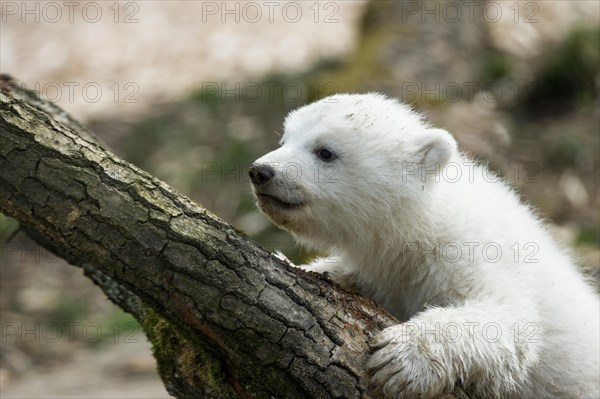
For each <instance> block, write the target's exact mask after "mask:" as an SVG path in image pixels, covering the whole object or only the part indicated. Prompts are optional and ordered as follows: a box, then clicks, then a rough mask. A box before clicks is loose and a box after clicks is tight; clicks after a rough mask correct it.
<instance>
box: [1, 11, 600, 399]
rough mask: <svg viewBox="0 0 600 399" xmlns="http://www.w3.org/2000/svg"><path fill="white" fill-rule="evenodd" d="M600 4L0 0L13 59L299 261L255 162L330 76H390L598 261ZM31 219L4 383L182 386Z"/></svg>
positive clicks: (15, 251)
mask: <svg viewBox="0 0 600 399" xmlns="http://www.w3.org/2000/svg"><path fill="white" fill-rule="evenodd" d="M599 8H600V3H599V2H597V1H569V0H565V1H560V0H554V1H483V0H480V1H471V2H462V1H427V2H424V1H391V2H387V1H371V2H369V1H358V0H356V1H348V0H344V1H314V2H305V1H302V2H300V1H296V2H294V1H273V2H261V1H259V2H242V1H228V2H211V1H166V0H163V1H115V2H113V1H73V2H51V1H27V2H22V1H2V2H1V3H0V18H1V24H0V71H1V72H3V73H9V74H11V75H13V76H14V77H15V78H17V79H19V80H21V81H22V82H23V84H24V85H25V87H27V88H30V89H32V90H35V91H36V92H38V93H39V94H41V95H43V96H45V97H47V98H49V99H51V100H52V101H55V102H56V103H58V104H59V105H60V106H61V107H63V108H64V109H65V110H66V111H67V112H69V113H71V114H72V115H73V116H74V117H75V118H77V119H79V120H80V121H82V122H84V123H86V124H87V125H88V126H89V127H90V128H91V129H92V130H93V131H94V132H95V133H96V134H97V135H99V136H100V137H101V138H102V139H103V140H104V141H105V142H106V143H107V144H108V145H109V146H110V147H111V148H112V149H113V150H114V151H115V152H116V153H117V154H118V155H120V156H121V157H123V158H124V159H126V160H128V161H130V162H132V163H134V164H136V165H138V166H140V167H141V168H143V169H145V170H147V171H148V172H150V173H152V174H154V175H156V176H157V177H159V178H161V179H163V180H164V181H166V182H167V183H169V184H170V185H172V186H173V187H174V188H175V189H177V190H178V191H180V192H182V193H184V194H186V195H187V196H189V197H190V198H191V199H193V200H194V201H196V202H199V203H201V204H203V205H204V206H205V207H206V208H208V209H209V210H211V211H212V212H214V213H216V214H217V215H219V216H220V217H222V218H223V219H225V220H226V221H227V222H229V223H231V224H233V225H234V226H236V227H238V228H240V229H242V230H244V231H245V232H246V233H247V234H248V235H249V236H250V237H252V238H253V239H256V240H257V241H259V242H260V243H261V244H262V245H263V246H264V247H266V248H268V249H279V250H282V251H283V252H284V253H286V254H287V255H288V256H289V257H290V258H291V259H292V260H294V261H297V262H300V261H305V260H306V259H307V258H308V257H310V256H311V254H308V253H305V252H303V251H302V250H301V249H299V248H297V247H296V246H295V245H294V243H293V241H292V239H291V237H290V236H289V235H287V234H286V233H284V232H282V231H279V230H277V229H276V228H274V227H272V226H271V225H270V223H269V222H268V220H267V219H266V218H265V217H264V216H262V215H261V214H260V213H259V212H258V211H257V210H256V209H255V207H254V204H253V199H252V197H251V195H250V188H249V185H248V183H247V181H246V168H247V166H248V165H249V164H250V163H251V162H252V161H253V160H254V159H256V158H257V157H258V156H260V155H262V154H264V153H265V152H267V151H270V150H271V149H273V148H275V146H276V143H277V141H278V134H279V132H281V128H282V120H283V118H284V116H285V115H286V113H287V112H289V111H290V110H292V109H294V108H296V107H298V106H300V105H303V104H305V103H307V102H310V101H313V100H315V99H318V98H322V97H324V96H326V95H329V94H332V93H335V92H364V91H381V92H384V93H387V94H389V95H391V96H395V97H398V98H401V99H403V100H404V101H406V102H409V103H411V104H413V105H414V106H415V107H416V108H417V109H419V110H420V111H422V112H424V113H425V114H426V115H427V116H428V117H429V119H430V120H431V121H432V122H433V123H435V124H436V125H438V126H441V127H444V128H446V129H447V130H449V131H450V132H451V133H453V134H454V135H455V137H456V138H457V140H458V141H459V143H460V145H462V147H463V149H464V150H466V151H468V152H469V153H471V154H472V155H473V156H474V157H477V158H478V159H481V160H485V161H487V162H489V163H490V166H491V168H492V169H493V170H494V171H496V172H497V173H499V174H501V175H502V176H504V177H505V178H506V179H507V180H509V181H510V182H511V183H512V184H513V185H514V186H515V187H517V188H518V190H519V191H520V193H522V196H523V198H524V199H525V200H527V201H529V202H530V203H531V204H532V205H533V206H534V207H535V208H537V209H538V210H539V212H540V213H541V214H542V215H543V216H544V217H545V218H546V219H547V220H548V222H549V223H550V224H551V226H552V231H553V232H554V233H555V234H556V236H557V237H558V238H559V239H560V240H561V241H562V242H564V243H565V244H566V245H569V246H573V247H574V248H575V252H576V256H577V257H578V259H579V263H580V265H581V266H582V269H583V270H584V272H586V273H588V274H590V275H592V276H595V278H596V279H597V278H598V271H599V270H600V250H599V240H600V238H599V213H600V212H599V211H600V189H599V176H600V175H599V162H600V160H599V158H600V155H599V154H600V128H599V126H600V125H599V121H600V107H599V96H598V93H599V88H600V72H599V68H600V61H599V58H600V30H599V20H600V10H599ZM492 211H493V210H492ZM515 228H518V226H515ZM17 229H18V224H17V223H16V222H15V221H14V220H12V219H10V218H7V217H5V216H2V215H0V235H1V238H2V246H1V248H0V249H1V250H2V253H1V260H2V263H1V268H0V290H1V291H0V311H1V314H0V322H1V326H2V331H1V332H2V335H1V342H0V360H1V362H0V395H1V396H2V397H3V398H24V397H27V398H32V397H40V398H41V397H78V398H81V397H90V398H92V397H94V398H108V397H119V398H125V397H130V398H134V397H136V398H139V397H155V398H158V397H168V394H167V393H166V391H165V390H164V387H163V386H162V383H161V382H160V379H159V378H158V376H157V373H156V371H155V363H154V361H153V358H152V357H151V351H150V348H149V344H148V343H147V341H146V339H145V337H144V335H143V332H142V331H141V329H140V327H139V325H138V324H137V323H136V322H135V320H133V319H132V318H131V317H130V316H128V315H127V314H125V313H123V312H122V311H121V310H120V309H118V308H116V307H115V306H113V305H112V304H111V303H110V302H109V301H108V300H107V299H106V298H105V297H104V295H103V294H102V293H101V292H100V290H99V289H97V288H96V287H95V286H94V285H93V284H92V283H91V282H90V281H89V280H88V279H86V278H85V277H83V275H82V272H81V270H79V269H77V268H74V267H70V266H68V265H66V264H65V263H64V262H63V261H62V260H60V259H58V258H56V257H55V256H54V255H52V254H50V253H48V252H47V251H45V250H44V249H42V248H40V247H39V246H36V244H34V243H33V242H32V241H30V240H29V239H27V237H26V236H25V235H24V234H23V233H17V234H16V235H15V234H14V232H15V231H17ZM596 281H597V280H596Z"/></svg>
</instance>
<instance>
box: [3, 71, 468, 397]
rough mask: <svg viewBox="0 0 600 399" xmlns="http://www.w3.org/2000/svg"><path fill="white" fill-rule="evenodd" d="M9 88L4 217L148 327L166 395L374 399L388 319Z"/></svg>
mask: <svg viewBox="0 0 600 399" xmlns="http://www.w3.org/2000/svg"><path fill="white" fill-rule="evenodd" d="M0 85H1V87H0V130H1V131H0V170H1V174H0V211H2V212H3V213H5V214H6V215H9V216H12V217H14V218H16V219H17V220H18V221H19V222H20V223H21V226H22V227H23V228H24V229H26V231H27V232H28V233H29V234H30V235H31V236H32V237H33V238H34V239H35V240H36V241H37V242H38V243H40V244H41V245H43V246H44V247H46V248H48V249H50V250H52V251H53V252H55V253H57V254H58V255H60V256H61V257H63V258H64V259H66V260H67V261H69V262H70V263H71V264H73V265H76V266H80V267H82V268H83V269H84V270H85V273H86V275H87V276H88V277H90V278H91V279H93V281H94V282H96V283H97V284H98V285H99V286H100V287H101V288H102V289H103V290H104V292H105V293H106V295H107V296H108V297H109V298H110V299H111V300H112V301H113V302H115V303H116V304H117V305H119V306H120V307H122V308H123V309H125V310H126V311H128V312H130V313H132V314H133V315H134V316H135V317H136V318H137V319H138V320H139V321H140V322H141V324H142V326H143V328H144V331H145V332H146V334H147V335H148V338H149V339H150V341H151V342H152V345H153V351H154V356H155V357H156V360H157V362H158V368H159V372H160V374H161V377H162V379H163V381H164V383H165V385H166V387H167V389H168V391H169V392H170V393H171V394H173V395H174V396H177V397H194V398H199V397H202V398H213V397H214V398H217V397H220V398H223V397H241V398H251V397H256V398H263V397H275V398H329V397H332V398H358V397H365V398H366V397H370V395H369V393H368V391H367V379H366V375H365V369H364V362H365V360H366V358H367V356H368V353H369V346H368V341H369V339H370V338H371V337H372V336H373V335H374V334H376V333H377V332H379V331H381V330H382V329H383V328H385V327H387V326H390V325H393V324H395V323H397V321H395V320H394V319H393V318H392V317H391V316H390V315H388V314H387V313H386V312H385V311H384V310H382V309H381V308H380V307H378V306H377V305H375V304H374V303H372V302H371V301H369V300H367V299H364V298H362V297H360V296H357V295H355V294H352V293H348V292H346V291H343V290H341V289H340V288H338V287H337V286H335V285H333V284H332V283H331V282H329V281H328V280H326V279H325V278H323V277H322V276H318V275H315V274H313V273H305V272H303V271H301V270H298V269H297V268H294V267H291V266H290V265H288V264H286V263H285V262H283V261H281V260H279V259H277V258H275V257H274V256H272V255H271V254H270V253H269V252H267V251H265V250H264V249H262V248H260V247H259V246H257V245H256V244H255V243H254V242H252V241H251V240H250V239H248V238H247V237H246V236H245V235H244V234H243V233H241V232H239V231H237V230H235V229H234V228H233V227H231V226H229V225H228V224H226V223H225V222H223V221H222V220H220V219H219V218H218V217H217V216H215V215H213V214H211V213H210V212H209V211H207V210H206V209H204V208H203V207H201V206H200V205H198V204H195V203H193V202H192V201H190V200H189V199H188V198H186V197H184V196H182V195H180V194H178V193H176V192H175V191H173V190H172V189H171V188H170V187H168V186H167V185H166V184H165V183H163V182H161V181H159V180H158V179H156V178H154V177H152V176H150V175H148V174H147V173H145V172H144V171H142V170H140V169H138V168H136V167H135V166H133V165H131V164H129V163H127V162H125V161H123V160H121V159H119V158H117V157H116V156H115V155H114V154H112V153H111V152H109V151H108V150H107V149H106V148H105V147H104V146H103V145H102V143H100V142H99V140H98V139H97V138H95V137H94V136H93V134H91V133H90V132H88V131H86V130H85V128H83V127H82V126H81V125H80V124H78V123H77V122H75V121H74V120H72V119H71V118H70V117H69V116H68V115H67V114H66V113H65V112H64V111H62V110H61V109H59V108H58V107H56V106H54V105H53V104H50V103H48V102H47V101H44V100H42V99H40V98H38V97H37V96H36V95H35V94H33V93H31V92H28V91H26V90H24V89H22V88H21V87H19V85H18V83H17V82H15V81H14V80H12V79H11V78H10V77H8V76H6V75H2V76H0ZM461 396H462V395H461Z"/></svg>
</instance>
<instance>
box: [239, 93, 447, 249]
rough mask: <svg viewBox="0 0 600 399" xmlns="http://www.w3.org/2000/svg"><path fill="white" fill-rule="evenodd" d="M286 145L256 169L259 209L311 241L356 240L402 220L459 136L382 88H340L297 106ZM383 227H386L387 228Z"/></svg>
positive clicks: (286, 133) (288, 124) (286, 127)
mask: <svg viewBox="0 0 600 399" xmlns="http://www.w3.org/2000/svg"><path fill="white" fill-rule="evenodd" d="M280 145H281V146H280V147H279V148H278V149H276V150H274V151H272V152H270V153H268V154H266V155H264V156H263V157H261V158H259V159H257V160H256V161H255V162H254V164H253V165H252V166H251V167H250V170H249V176H250V180H251V182H252V189H253V192H254V195H255V196H256V200H257V203H258V206H259V207H260V209H261V210H262V211H263V212H264V213H265V214H267V216H269V218H270V219H271V220H272V221H273V222H274V223H275V224H276V225H278V226H280V227H282V228H284V229H286V230H288V231H290V232H291V233H292V234H294V236H295V237H296V238H297V239H298V240H299V241H300V242H301V243H303V244H305V245H315V244H316V245H319V244H322V243H325V242H327V243H335V244H338V245H344V244H346V245H351V243H352V242H356V240H357V239H360V238H362V237H364V235H365V234H367V235H368V234H371V227H375V228H378V227H379V228H381V226H385V225H386V224H387V225H390V224H394V223H397V222H401V221H402V218H403V217H404V216H406V215H404V216H403V213H402V210H403V208H404V207H407V206H408V205H409V204H410V203H411V202H412V203H415V201H416V202H417V203H418V202H419V201H422V199H423V197H424V196H425V195H427V188H428V187H429V185H430V184H432V182H431V180H432V179H431V178H430V177H432V176H434V175H435V174H436V173H438V172H439V170H440V168H442V167H443V166H444V165H445V164H446V163H447V162H448V161H449V160H450V158H451V157H452V156H454V154H455V153H456V152H457V149H456V141H455V140H454V139H453V137H452V136H451V135H450V134H449V133H447V132H445V131H443V130H440V129H433V128H431V127H430V126H429V125H428V124H427V123H426V122H425V121H424V120H423V119H422V117H421V116H420V115H419V114H418V113H416V112H414V111H412V110H411V109H410V108H409V107H408V106H406V105H404V104H402V103H399V102H397V101H396V100H393V99H390V98H387V97H385V96H383V95H380V94H374V93H369V94H356V95H355V94H339V95H334V96H331V97H327V98H324V99H322V100H320V101H317V102H315V103H312V104H309V105H306V106H304V107H301V108H299V109H297V110H295V111H293V112H291V113H290V114H289V115H288V116H287V118H286V119H285V123H284V134H283V136H282V138H281V141H280ZM384 230H385V229H384Z"/></svg>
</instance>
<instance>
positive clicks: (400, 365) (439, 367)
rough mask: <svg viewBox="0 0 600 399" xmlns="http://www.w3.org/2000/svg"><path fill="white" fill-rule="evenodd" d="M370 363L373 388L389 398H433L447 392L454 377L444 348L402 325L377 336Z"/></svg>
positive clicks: (368, 365)
mask: <svg viewBox="0 0 600 399" xmlns="http://www.w3.org/2000/svg"><path fill="white" fill-rule="evenodd" d="M372 348H374V349H375V352H374V353H373V354H372V355H371V358H370V359H369V361H368V363H367V368H368V369H369V373H370V374H371V387H372V389H373V390H374V391H375V393H376V394H377V395H383V396H384V397H385V398H394V399H396V398H430V397H436V396H437V395H440V394H441V393H443V392H445V391H446V390H447V389H448V388H450V387H449V384H450V378H449V375H448V371H447V365H445V364H444V361H443V358H444V357H445V356H444V354H443V353H440V351H443V349H442V348H440V347H439V346H438V345H436V343H435V342H428V341H427V340H426V339H424V337H421V336H419V334H415V333H413V332H411V331H410V330H409V329H408V328H406V327H405V326H404V325H402V324H399V325H396V326H392V327H389V328H386V329H385V330H383V331H382V332H381V333H380V334H379V335H378V336H377V338H376V339H375V341H374V343H373V345H372Z"/></svg>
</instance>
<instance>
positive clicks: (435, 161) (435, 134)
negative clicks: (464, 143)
mask: <svg viewBox="0 0 600 399" xmlns="http://www.w3.org/2000/svg"><path fill="white" fill-rule="evenodd" d="M413 144H414V147H413V148H414V152H413V160H414V161H415V162H416V163H418V164H421V165H423V166H425V167H426V168H427V169H433V168H441V167H443V166H444V165H445V164H446V163H447V162H448V161H449V160H450V158H452V156H453V155H454V154H455V153H456V151H457V149H456V147H457V145H456V140H454V137H452V136H451V135H450V133H448V132H447V131H445V130H442V129H427V130H425V131H424V132H423V133H421V134H419V135H418V136H417V137H416V138H415V140H414V142H413Z"/></svg>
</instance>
